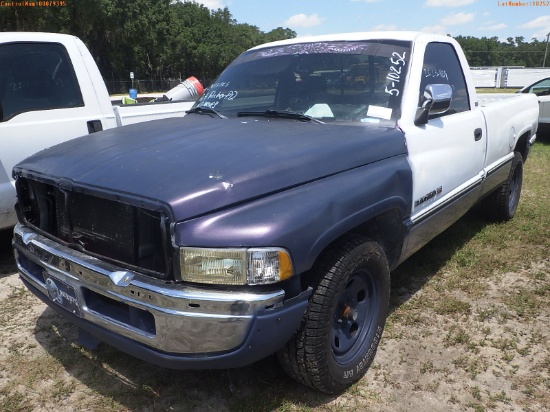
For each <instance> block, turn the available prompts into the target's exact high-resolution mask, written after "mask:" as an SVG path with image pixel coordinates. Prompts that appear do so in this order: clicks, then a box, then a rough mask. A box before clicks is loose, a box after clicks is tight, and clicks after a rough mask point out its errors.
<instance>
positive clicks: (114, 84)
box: [105, 79, 212, 95]
mask: <svg viewBox="0 0 550 412" xmlns="http://www.w3.org/2000/svg"><path fill="white" fill-rule="evenodd" d="M184 80H185V79H161V80H134V81H133V82H132V81H131V80H105V85H106V86H107V91H108V92H109V94H110V95H113V94H128V90H130V89H137V91H138V93H139V94H142V93H158V92H167V91H168V90H170V89H173V88H174V87H176V86H177V85H178V84H180V83H181V82H182V81H184ZM199 81H200V82H201V84H202V85H203V87H204V88H206V87H208V86H209V85H210V84H211V83H212V79H199ZM132 84H133V86H132Z"/></svg>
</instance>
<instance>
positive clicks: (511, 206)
mask: <svg viewBox="0 0 550 412" xmlns="http://www.w3.org/2000/svg"><path fill="white" fill-rule="evenodd" d="M522 185H523V158H522V157H521V154H520V153H518V152H516V153H515V156H514V160H513V161H512V168H511V169H510V174H509V175H508V179H506V181H505V182H504V183H503V184H502V185H500V186H499V187H498V188H497V189H496V190H495V191H494V192H493V193H491V194H490V195H489V197H487V199H485V201H484V202H483V205H482V207H483V211H484V214H485V215H486V216H487V217H488V218H489V219H491V220H494V221H496V222H506V221H508V220H510V219H512V218H513V217H514V215H515V214H516V210H517V208H518V205H519V199H520V197H521V187H522Z"/></svg>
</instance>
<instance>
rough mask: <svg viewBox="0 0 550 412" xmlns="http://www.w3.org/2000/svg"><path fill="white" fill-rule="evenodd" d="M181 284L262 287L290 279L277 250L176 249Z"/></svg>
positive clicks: (285, 255)
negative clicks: (178, 250) (177, 250)
mask: <svg viewBox="0 0 550 412" xmlns="http://www.w3.org/2000/svg"><path fill="white" fill-rule="evenodd" d="M180 270H181V278H182V280H184V281H188V282H196V283H210V284H223V285H265V284H268V283H275V282H279V281H281V280H285V279H288V278H289V277H290V276H292V273H293V269H292V262H291V260H290V256H289V254H288V253H287V252H286V251H285V250H284V249H281V248H254V249H209V248H194V247H182V248H180Z"/></svg>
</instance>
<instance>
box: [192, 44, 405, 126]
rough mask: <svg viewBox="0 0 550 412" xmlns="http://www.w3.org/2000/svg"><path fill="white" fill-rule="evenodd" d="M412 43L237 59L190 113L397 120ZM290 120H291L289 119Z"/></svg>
mask: <svg viewBox="0 0 550 412" xmlns="http://www.w3.org/2000/svg"><path fill="white" fill-rule="evenodd" d="M409 57H410V43H409V42H404V41H393V40H375V41H360V42H355V41H354V42H322V43H299V44H292V45H285V46H274V47H268V48H262V49H258V50H252V51H248V52H245V53H243V54H242V55H240V56H239V57H238V58H237V59H236V60H235V61H234V62H233V63H232V64H231V65H229V66H228V67H227V69H226V70H225V71H224V72H223V73H222V74H221V76H220V77H219V78H218V79H217V80H216V81H215V82H214V83H213V84H212V85H211V86H210V88H209V89H208V90H207V91H206V92H205V93H204V95H203V96H202V97H201V98H200V100H199V101H198V102H197V103H196V105H195V107H201V108H208V109H214V110H215V111H216V112H218V113H220V114H223V115H224V116H227V117H235V116H255V115H257V116H261V115H264V116H266V115H269V116H272V115H273V114H274V113H275V114H276V113H284V114H287V115H288V114H289V113H291V114H294V113H296V114H302V115H305V116H302V117H303V118H306V117H310V118H313V119H318V120H322V121H323V122H344V123H350V122H352V123H356V124H361V123H380V122H387V121H391V122H393V123H395V120H396V119H397V118H398V117H399V108H400V103H401V95H402V88H403V84H404V81H405V77H406V74H407V68H408V61H409ZM287 117H288V116H287Z"/></svg>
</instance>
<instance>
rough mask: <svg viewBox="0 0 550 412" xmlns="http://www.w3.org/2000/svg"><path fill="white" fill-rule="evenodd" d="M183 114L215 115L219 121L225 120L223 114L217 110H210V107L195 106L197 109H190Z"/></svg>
mask: <svg viewBox="0 0 550 412" xmlns="http://www.w3.org/2000/svg"><path fill="white" fill-rule="evenodd" d="M185 113H187V114H190V113H198V114H215V115H216V116H218V117H219V118H220V119H227V117H225V116H224V115H223V114H221V113H220V112H218V111H217V110H214V109H211V108H210V107H202V106H197V107H193V108H192V109H189V110H186V111H185Z"/></svg>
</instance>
